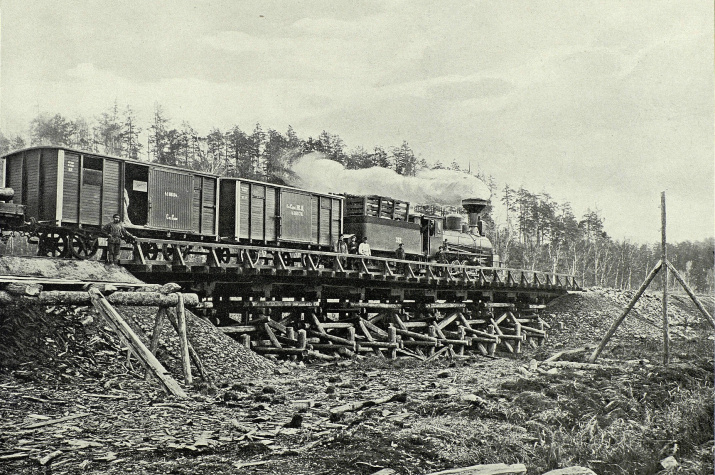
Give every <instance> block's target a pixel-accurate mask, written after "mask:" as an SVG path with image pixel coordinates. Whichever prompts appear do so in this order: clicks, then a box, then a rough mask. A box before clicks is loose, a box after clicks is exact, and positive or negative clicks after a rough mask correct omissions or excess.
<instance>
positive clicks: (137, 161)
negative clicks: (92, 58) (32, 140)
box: [0, 145, 219, 177]
mask: <svg viewBox="0 0 715 475" xmlns="http://www.w3.org/2000/svg"><path fill="white" fill-rule="evenodd" d="M47 148H50V149H56V150H66V151H68V152H74V153H80V154H83V155H92V156H94V157H104V158H111V159H113V160H121V161H122V162H129V163H136V164H137V165H144V166H152V167H157V168H169V169H172V170H180V171H183V172H191V173H195V174H196V175H205V176H213V177H218V176H219V175H216V174H215V173H210V172H202V171H199V170H191V169H190V168H184V167H177V166H174V165H164V164H163V163H154V162H143V161H141V160H134V159H132V158H127V157H118V156H116V155H109V154H106V153H99V152H91V151H89V150H80V149H76V148H71V147H64V146H62V145H35V146H34V147H27V148H23V149H20V150H15V151H14V152H10V153H6V154H5V155H3V156H2V157H0V158H7V157H9V156H10V155H15V154H17V153H21V152H28V151H30V150H41V149H47Z"/></svg>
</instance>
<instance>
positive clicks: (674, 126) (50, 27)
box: [0, 0, 715, 242]
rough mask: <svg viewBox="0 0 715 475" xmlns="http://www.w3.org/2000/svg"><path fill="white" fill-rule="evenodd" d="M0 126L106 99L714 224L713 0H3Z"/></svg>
mask: <svg viewBox="0 0 715 475" xmlns="http://www.w3.org/2000/svg"><path fill="white" fill-rule="evenodd" d="M0 8H1V9H0V20H1V23H0V61H1V63H0V88H1V89H0V130H2V132H3V133H4V134H5V135H14V134H17V133H25V132H26V128H27V124H28V123H29V121H30V120H31V119H32V118H33V117H34V116H36V115H37V113H38V112H42V113H52V114H54V113H61V114H62V115H64V116H66V117H69V118H75V117H79V116H82V117H94V116H96V115H98V114H99V113H101V112H102V111H105V110H107V109H108V108H109V107H110V106H111V105H112V104H113V103H114V101H115V100H116V101H117V102H118V104H119V105H120V107H122V108H123V107H124V106H125V105H126V104H130V105H131V106H132V107H133V108H134V109H135V110H136V111H137V113H138V118H139V120H140V121H141V122H143V123H145V124H147V123H148V122H149V117H150V114H151V111H152V109H153V107H154V104H155V102H158V103H159V104H161V105H162V106H163V108H164V109H165V111H166V112H167V114H168V115H169V117H170V118H171V119H173V121H174V124H173V125H174V126H177V127H178V126H179V125H180V122H181V121H183V120H186V121H188V122H189V123H190V124H191V125H192V126H193V127H194V128H196V129H197V130H198V131H199V132H201V133H207V132H208V130H209V128H211V127H219V128H221V129H223V130H225V129H226V128H228V127H230V126H233V125H239V126H240V127H241V128H243V129H244V130H248V131H250V130H251V129H252V128H253V126H254V124H255V123H256V122H260V123H261V125H262V126H263V127H264V129H265V128H274V129H276V130H279V131H282V132H285V130H286V129H287V128H288V126H289V125H292V126H293V128H294V129H295V130H296V132H297V133H298V135H299V136H301V137H303V138H307V137H308V136H317V135H318V134H319V133H320V132H321V131H322V130H327V131H329V132H331V133H335V134H338V135H339V136H340V137H342V138H343V140H344V141H345V143H346V145H347V146H348V147H349V148H354V147H357V146H364V147H365V148H372V147H373V146H375V145H382V146H386V147H389V146H397V145H400V144H401V143H402V141H403V140H406V141H407V142H409V144H410V145H411V146H412V148H413V149H414V150H415V151H416V152H417V153H418V154H419V155H420V156H421V157H424V158H425V159H426V160H427V161H428V162H436V161H438V160H439V161H442V162H444V163H447V164H448V163H451V162H452V161H456V162H458V163H459V164H461V165H462V166H463V167H467V166H468V165H469V164H470V163H471V166H472V170H475V169H480V170H482V171H484V172H486V173H487V174H491V175H493V176H494V177H495V178H496V179H497V181H498V182H499V183H500V184H501V185H502V186H503V184H505V183H509V184H510V185H511V186H513V187H519V186H522V185H523V186H524V187H525V188H527V189H529V190H531V191H534V192H539V191H547V192H549V193H551V195H552V196H553V197H554V198H555V199H556V200H558V201H570V202H571V203H572V204H573V207H574V210H575V211H576V213H577V215H581V214H583V212H585V211H586V209H587V208H589V207H590V208H593V209H595V208H597V209H600V210H601V212H602V214H603V217H604V218H605V226H606V231H607V232H608V233H609V234H610V235H611V236H613V237H615V238H618V239H621V238H629V239H632V240H634V241H636V242H654V241H657V240H659V238H660V230H659V228H660V210H659V206H660V192H661V191H666V192H667V199H668V235H669V238H670V239H671V240H673V241H681V240H686V239H689V240H698V239H703V238H705V237H709V236H712V235H713V227H714V215H715V211H714V209H713V208H714V205H713V203H714V199H715V198H714V193H713V190H714V187H715V184H714V181H715V178H714V168H715V167H714V165H715V160H714V150H713V143H714V128H715V125H714V123H713V122H714V117H715V115H714V114H715V110H714V104H713V102H714V100H713V96H714V92H713V91H714V87H715V86H714V84H713V77H714V74H713V63H714V60H713V4H712V2H708V1H703V0H696V1H684V0H673V1H658V0H629V1H613V2H609V1H604V0H598V1H590V2H589V1H578V2H574V1H567V0H563V1H542V2H532V1H525V0H520V1H512V0H500V1H489V2H487V1H471V2H470V1H464V0H459V1H454V2H448V1H439V2H435V1H433V0H430V1H385V0H379V1H362V2H360V1H344V2H338V1H335V0H326V1H312V0H311V1H289V0H285V1H280V2H278V1H273V2H272V1H266V0H260V1H240V2H239V1H232V0H225V1H219V0H211V1H197V0H193V1H185V2H184V1H176V0H172V1H147V0H144V1H137V2H132V1H122V2H115V1H110V0H106V1H82V0H72V1H69V0H67V1H58V0H54V1H51V0H47V1H28V0H0Z"/></svg>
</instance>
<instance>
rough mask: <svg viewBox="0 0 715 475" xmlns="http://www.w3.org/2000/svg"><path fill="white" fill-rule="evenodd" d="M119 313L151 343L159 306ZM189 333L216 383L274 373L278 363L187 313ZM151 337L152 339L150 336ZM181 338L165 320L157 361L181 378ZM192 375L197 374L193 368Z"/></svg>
mask: <svg viewBox="0 0 715 475" xmlns="http://www.w3.org/2000/svg"><path fill="white" fill-rule="evenodd" d="M117 310H118V311H119V313H120V314H121V315H122V316H124V317H125V318H126V319H127V322H128V323H129V324H130V325H131V326H132V328H133V329H134V330H135V331H136V332H137V333H138V334H139V335H140V336H141V337H142V339H143V340H144V342H145V344H146V345H147V346H148V344H149V343H148V341H149V339H150V338H151V334H152V331H153V328H154V320H155V317H156V312H157V308H156V307H118V309H117ZM186 331H187V336H188V339H189V342H190V343H191V345H192V346H193V347H194V350H196V353H197V354H198V355H199V358H200V359H201V362H202V363H203V365H204V368H205V370H206V373H207V376H208V378H209V379H210V380H211V381H213V382H217V383H218V382H228V381H232V380H240V379H245V378H248V377H255V376H257V375H260V374H261V373H263V372H266V371H271V370H272V369H273V367H274V364H273V363H272V362H271V361H270V360H268V359H266V358H264V357H262V356H260V355H258V354H256V353H254V352H253V351H250V350H248V349H247V348H246V347H244V346H243V345H241V344H239V343H238V342H237V341H236V340H234V339H232V338H231V337H229V336H226V335H224V334H223V333H222V332H221V331H220V330H219V329H218V328H216V327H215V326H213V325H212V324H211V323H209V322H207V321H206V320H204V319H202V318H199V317H197V316H196V315H194V314H193V313H191V312H190V311H188V310H187V311H186ZM147 335H149V337H147ZM179 355H180V352H179V337H178V335H177V334H176V331H175V330H174V327H173V326H172V325H171V324H170V323H169V322H168V321H167V320H166V319H164V322H163V324H162V329H161V339H160V341H159V348H158V349H157V358H158V359H159V361H160V362H161V363H162V364H163V365H165V366H166V368H167V369H168V370H169V371H171V373H172V374H173V375H174V376H175V377H176V378H178V379H180V378H181V375H182V374H183V373H182V369H181V360H180V356H179ZM192 374H194V375H197V374H198V373H197V371H196V368H195V367H194V366H193V365H192Z"/></svg>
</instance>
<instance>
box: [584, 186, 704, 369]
mask: <svg viewBox="0 0 715 475" xmlns="http://www.w3.org/2000/svg"><path fill="white" fill-rule="evenodd" d="M660 205H661V260H660V261H658V263H657V264H656V265H655V267H654V268H653V270H652V271H650V274H648V276H647V277H646V278H645V281H643V284H641V286H640V288H639V289H638V292H636V294H635V295H634V296H633V298H632V299H631V301H630V303H629V304H628V306H627V307H626V309H625V310H624V311H623V313H622V314H621V315H620V316H619V317H618V319H616V321H615V322H613V325H611V328H609V329H608V331H607V332H606V335H605V336H604V337H603V339H602V340H601V343H599V345H598V347H596V349H595V350H593V353H592V354H591V356H590V357H589V359H588V361H589V363H593V362H595V361H596V358H598V355H600V354H601V352H602V351H603V349H604V348H605V347H606V343H608V340H610V339H611V337H612V336H613V335H614V333H616V330H617V329H618V326H619V325H620V324H621V323H622V322H623V320H625V318H626V315H628V313H629V312H630V311H631V310H632V309H633V307H634V306H635V304H636V302H637V301H638V299H639V298H640V297H641V295H643V292H645V290H646V289H647V288H648V286H649V285H650V283H651V282H652V281H653V279H655V276H656V275H657V274H658V272H659V271H661V270H662V271H663V364H666V365H667V364H668V362H669V361H670V330H669V325H668V271H669V270H670V271H672V272H673V275H674V276H675V278H676V280H677V281H678V283H679V284H680V285H682V286H683V288H684V289H685V291H686V292H687V293H688V295H689V296H690V298H691V299H692V300H693V302H694V303H695V306H696V307H698V309H699V310H700V312H701V313H702V314H703V317H705V319H706V321H707V322H708V323H709V324H710V325H711V326H712V327H713V329H715V320H713V317H712V316H711V315H710V314H709V313H708V312H707V310H705V306H703V304H702V303H700V301H699V300H698V298H697V297H696V296H695V293H694V292H693V291H692V290H691V289H690V287H688V285H687V284H686V283H685V280H683V278H682V277H681V276H680V274H679V273H678V271H677V270H675V267H674V266H673V264H671V263H670V261H668V248H667V242H666V235H665V222H666V220H665V191H664V192H662V193H661V196H660Z"/></svg>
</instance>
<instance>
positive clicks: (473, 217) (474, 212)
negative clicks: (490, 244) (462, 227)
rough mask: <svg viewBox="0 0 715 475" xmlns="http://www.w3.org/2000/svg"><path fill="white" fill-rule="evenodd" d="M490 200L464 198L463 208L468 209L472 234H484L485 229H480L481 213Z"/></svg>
mask: <svg viewBox="0 0 715 475" xmlns="http://www.w3.org/2000/svg"><path fill="white" fill-rule="evenodd" d="M488 204H489V200H485V199H482V198H465V199H463V200H462V208H464V209H466V210H467V217H468V219H469V232H470V233H472V234H477V235H480V236H481V235H483V231H484V230H483V229H480V227H481V226H480V225H479V223H480V222H481V220H480V219H479V215H480V214H481V212H482V211H483V210H484V208H486V207H487V205H488Z"/></svg>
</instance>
